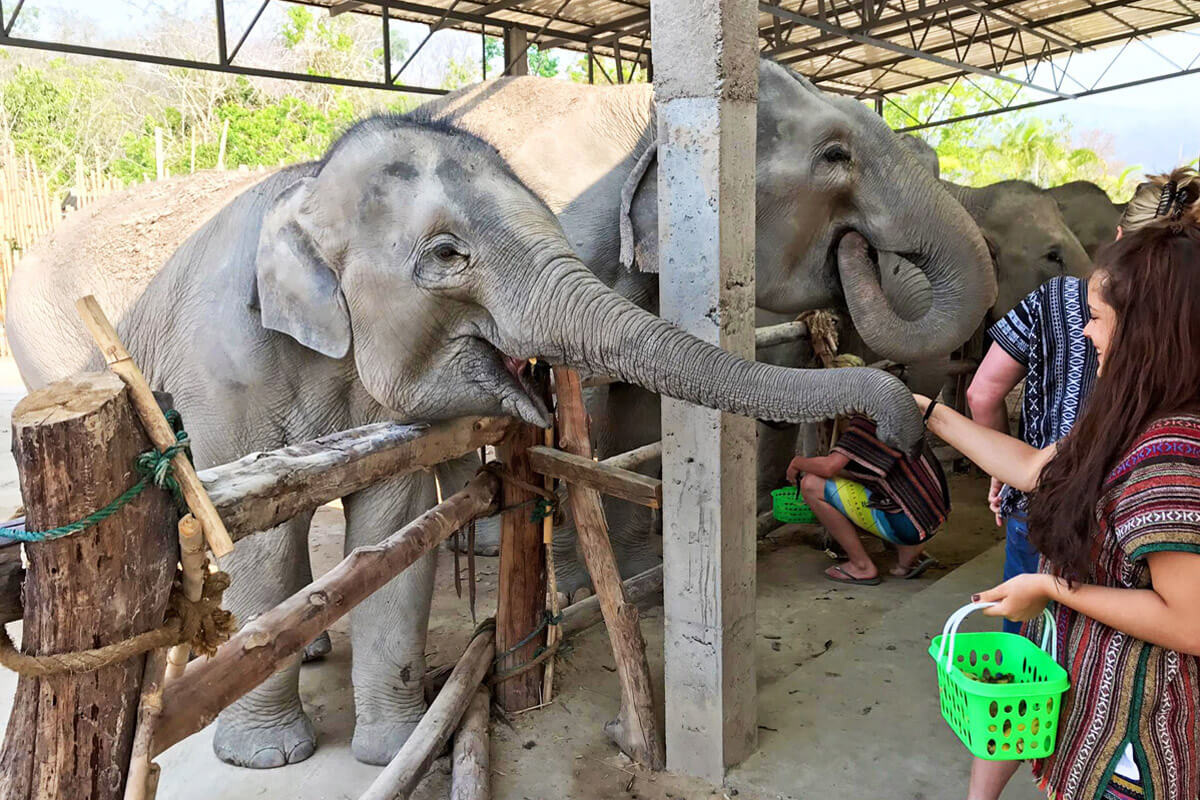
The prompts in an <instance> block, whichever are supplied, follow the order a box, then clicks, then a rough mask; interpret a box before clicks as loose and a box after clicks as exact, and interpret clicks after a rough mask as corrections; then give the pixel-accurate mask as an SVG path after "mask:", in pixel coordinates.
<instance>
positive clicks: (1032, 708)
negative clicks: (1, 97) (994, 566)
mask: <svg viewBox="0 0 1200 800" xmlns="http://www.w3.org/2000/svg"><path fill="white" fill-rule="evenodd" d="M991 605H995V603H971V604H970V605H966V606H963V607H962V608H960V609H959V610H958V611H955V612H954V613H953V614H951V615H950V619H948V620H946V626H945V627H944V628H943V629H942V635H941V636H935V637H934V638H933V642H932V643H931V644H930V645H929V655H931V656H933V660H934V661H936V662H937V677H938V695H939V696H940V699H941V706H942V716H943V717H945V718H946V722H947V723H948V724H949V725H950V728H951V729H952V730H953V731H954V732H955V733H956V734H958V738H959V739H961V740H962V743H963V744H964V745H966V747H967V749H968V750H970V751H971V754H972V755H975V756H978V757H979V758H984V759H988V760H989V761H1015V760H1024V759H1029V758H1045V757H1046V756H1048V755H1050V754H1051V753H1053V752H1054V745H1055V743H1056V741H1057V739H1058V715H1059V712H1060V711H1061V709H1062V695H1063V692H1065V691H1066V690H1067V688H1068V687H1070V685H1071V681H1070V679H1069V678H1068V676H1067V671H1066V670H1065V669H1063V668H1062V667H1061V666H1059V664H1058V637H1057V635H1056V633H1055V630H1054V618H1053V617H1052V616H1051V614H1050V611H1049V610H1046V612H1045V624H1044V626H1043V633H1042V646H1041V647H1038V646H1037V645H1036V644H1034V643H1033V642H1031V641H1030V640H1029V639H1026V638H1025V637H1024V636H1020V635H1018V634H1015V633H999V632H994V633H993V632H989V633H963V634H959V633H958V626H959V624H961V623H962V621H963V619H965V618H966V616H967V615H968V614H970V613H971V612H972V611H976V610H978V609H980V608H986V607H988V606H991ZM1047 644H1049V645H1050V652H1049V653H1047V652H1046V645H1047ZM984 670H987V671H988V674H989V675H995V674H996V673H1001V674H1003V675H1005V676H1008V675H1011V676H1012V683H985V682H983V681H982V680H981V678H982V677H983V675H984Z"/></svg>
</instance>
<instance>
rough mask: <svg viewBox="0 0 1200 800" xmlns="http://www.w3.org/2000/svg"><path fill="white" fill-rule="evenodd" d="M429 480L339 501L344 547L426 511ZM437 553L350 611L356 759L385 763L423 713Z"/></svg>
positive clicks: (378, 536)
mask: <svg viewBox="0 0 1200 800" xmlns="http://www.w3.org/2000/svg"><path fill="white" fill-rule="evenodd" d="M436 499H437V495H436V488H435V486H434V481H433V476H432V475H430V474H428V473H424V472H418V473H415V474H413V475H407V476H404V477H402V478H396V479H393V480H390V481H385V482H383V483H380V484H376V485H375V486H372V487H370V488H368V489H364V490H363V491H361V492H356V493H355V494H353V495H351V496H350V497H347V498H345V500H344V501H343V503H344V506H345V509H346V548H347V550H350V549H352V548H355V547H364V546H370V545H374V544H377V543H378V542H380V541H381V540H382V539H384V538H385V537H387V536H389V535H391V534H392V533H393V532H394V531H396V530H398V529H399V528H401V527H403V526H404V525H405V524H407V523H408V522H409V521H410V520H412V519H414V518H415V517H417V516H418V515H419V514H421V513H423V512H424V511H426V510H427V509H429V508H431V507H432V506H433V504H434V503H435V501H436ZM436 568H437V550H436V549H434V551H433V552H431V553H429V554H428V555H426V556H424V557H423V558H421V559H420V560H419V561H417V562H416V563H415V564H413V565H412V566H410V567H409V568H408V569H406V570H404V572H402V573H400V575H398V576H397V577H396V578H394V579H393V580H391V581H390V582H389V583H388V584H387V585H385V586H384V587H383V588H382V589H380V590H379V591H377V592H375V593H374V594H372V595H371V596H370V597H369V598H367V599H366V600H365V601H363V602H362V603H360V604H359V605H358V607H357V608H355V609H354V610H353V611H352V612H350V631H351V638H350V643H351V650H352V664H353V666H352V669H351V679H352V680H353V683H354V710H355V724H354V740H353V742H352V744H351V749H352V751H353V753H354V757H355V758H356V759H358V760H359V761H362V762H364V763H366V764H379V765H384V764H387V763H388V762H389V761H390V760H391V759H392V757H393V756H395V755H396V753H397V752H398V751H399V750H400V747H401V746H402V745H403V744H404V743H405V742H406V741H407V740H408V737H409V735H410V734H411V733H412V732H413V729H414V728H415V727H416V725H417V723H418V722H419V721H420V720H421V716H422V715H423V714H424V713H425V708H426V706H425V694H424V690H423V679H424V677H425V637H426V634H427V633H428V631H429V608H430V604H431V602H432V600H433V583H434V577H435V571H436Z"/></svg>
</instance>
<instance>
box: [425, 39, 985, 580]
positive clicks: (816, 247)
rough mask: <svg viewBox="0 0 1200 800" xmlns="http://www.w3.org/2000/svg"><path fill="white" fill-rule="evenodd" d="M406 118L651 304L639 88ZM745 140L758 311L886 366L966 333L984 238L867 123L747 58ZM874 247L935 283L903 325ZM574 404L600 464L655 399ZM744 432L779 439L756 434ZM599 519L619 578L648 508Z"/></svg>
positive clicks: (635, 548)
mask: <svg viewBox="0 0 1200 800" xmlns="http://www.w3.org/2000/svg"><path fill="white" fill-rule="evenodd" d="M413 114H414V116H416V117H418V118H421V119H430V120H434V121H440V122H451V123H453V124H455V125H457V126H461V127H463V128H466V129H467V130H470V131H471V132H472V133H474V134H476V135H478V136H479V137H481V138H483V139H484V140H485V141H487V142H489V143H491V144H492V145H493V146H494V147H496V149H497V150H498V151H499V152H500V154H501V155H502V156H503V157H504V158H505V160H506V161H507V162H508V163H509V165H510V166H511V167H512V169H513V171H514V172H515V173H516V174H517V176H518V177H520V178H522V179H523V180H524V181H525V182H526V183H527V184H528V185H529V186H530V188H532V189H533V190H534V191H535V192H536V193H537V194H538V195H539V196H540V197H541V198H542V199H543V200H544V201H545V202H546V203H547V204H548V205H549V206H550V208H551V210H553V211H554V212H555V214H557V215H558V218H559V221H560V222H561V223H562V226H563V229H564V231H565V232H566V235H567V237H568V239H569V240H570V241H571V243H572V245H573V246H574V247H575V248H576V250H577V252H578V253H579V255H580V257H581V259H582V260H583V261H584V263H585V264H587V265H588V267H590V268H591V269H592V270H593V271H594V272H595V273H596V274H597V275H598V276H599V277H600V279H601V280H602V281H604V283H606V284H607V285H609V286H611V287H613V288H614V289H616V290H617V291H618V292H620V293H621V294H622V295H624V296H625V297H627V298H629V299H630V300H632V301H634V302H635V303H637V304H638V305H640V306H642V307H643V308H646V309H648V310H655V309H656V308H657V302H658V293H657V276H656V275H655V274H654V273H656V272H657V271H658V224H657V218H658V195H657V174H656V169H655V164H656V147H657V145H656V141H657V123H656V118H655V106H654V97H653V94H652V89H651V87H650V86H648V85H645V84H640V85H639V84H626V85H619V86H586V85H579V84H572V83H568V82H565V81H552V80H545V79H538V78H531V77H522V78H503V79H499V80H495V81H489V82H485V83H482V84H479V85H476V86H472V87H468V88H465V89H461V90H459V91H457V92H453V93H451V94H449V95H446V96H445V97H441V98H437V99H434V100H431V101H429V102H427V103H425V104H424V105H422V106H421V107H420V108H418V109H417V110H416V111H414V112H413ZM756 142H757V155H756V166H757V175H756V189H757V191H756V203H757V225H756V230H755V235H756V239H755V243H756V248H755V257H756V278H755V288H756V302H757V306H758V307H759V309H760V313H762V314H772V313H774V314H778V315H781V317H783V318H789V319H790V318H794V317H795V316H796V315H797V314H798V313H800V312H802V311H806V310H810V309H815V308H823V307H830V306H832V307H840V308H844V309H849V312H850V314H851V316H852V317H853V319H854V321H855V323H856V325H857V327H858V329H859V330H860V331H861V332H862V334H863V336H864V338H866V339H867V340H868V341H869V342H870V343H871V345H872V346H873V347H874V348H875V349H876V350H877V351H878V352H880V353H884V354H886V355H887V356H888V357H890V358H895V359H897V360H913V359H917V358H920V357H924V356H927V355H931V354H934V353H941V352H949V351H950V350H951V349H953V348H954V347H956V346H957V345H958V344H960V343H961V342H962V341H964V340H965V339H966V338H967V336H969V335H970V332H971V331H972V330H973V329H974V327H975V325H976V324H977V322H978V319H979V317H981V316H982V315H983V313H984V311H985V309H987V308H988V307H989V306H990V305H991V303H992V300H993V299H994V292H995V288H994V277H993V275H992V271H991V262H990V260H989V258H988V254H987V247H986V244H985V243H984V242H983V238H982V236H981V235H980V234H979V231H978V229H977V227H976V226H975V225H974V223H973V222H972V221H971V219H970V218H969V217H968V216H967V215H966V213H965V212H964V211H963V210H962V208H961V207H960V206H959V205H958V204H956V203H955V202H954V201H953V199H952V198H951V197H950V196H949V195H948V193H947V192H946V191H945V189H944V188H943V187H942V186H940V185H939V184H938V183H937V181H936V180H934V179H932V178H931V177H930V176H929V175H928V174H927V173H926V172H925V170H923V169H921V167H920V166H919V165H918V164H917V163H916V162H915V161H913V159H912V157H911V155H910V154H909V153H908V152H907V151H906V150H904V149H902V148H901V147H898V146H897V143H896V140H895V137H894V135H893V133H892V131H891V130H890V129H888V127H887V126H886V125H885V124H884V122H883V120H882V119H880V118H879V117H878V116H877V115H875V114H873V113H872V112H871V111H870V109H868V108H867V107H865V106H864V105H863V104H861V103H859V102H856V101H854V100H852V99H850V98H843V97H837V96H833V95H828V94H825V93H823V92H821V91H819V90H818V89H816V88H815V87H814V86H813V85H812V84H811V83H809V82H808V81H807V80H806V79H804V78H803V77H801V76H799V75H798V74H796V73H795V72H792V71H791V70H789V69H787V68H785V67H782V66H780V65H779V64H776V63H774V62H772V61H769V60H766V59H763V60H761V61H760V65H759V91H758V120H757V128H756ZM885 251H895V252H901V253H906V254H908V255H910V256H911V257H912V260H913V261H915V262H916V263H918V264H919V265H920V267H921V270H922V274H927V275H928V276H929V278H930V285H932V286H934V287H936V288H935V289H934V291H933V294H934V295H935V296H936V299H937V302H935V303H931V304H930V305H929V306H928V307H927V309H926V313H925V314H923V315H921V316H920V317H919V318H909V319H904V318H902V317H900V316H899V315H897V314H895V313H893V311H892V309H891V308H890V307H889V305H888V303H887V302H886V300H885V299H884V296H883V294H882V293H881V292H880V288H879V280H878V267H877V265H876V264H875V263H874V260H873V254H874V253H875V252H885ZM855 265H857V268H856V267H855ZM852 270H855V271H854V272H853V273H852ZM783 349H784V350H787V348H783ZM588 399H589V412H590V413H591V416H592V418H593V422H594V424H593V433H594V435H595V437H596V439H597V441H596V451H597V453H598V454H599V455H601V456H602V457H603V456H608V455H613V454H616V453H618V452H622V451H625V450H629V449H632V448H633V447H637V446H639V445H642V444H645V443H647V442H650V441H654V440H656V439H658V438H659V432H658V425H659V422H658V418H659V405H658V398H657V397H655V396H653V395H650V394H648V393H646V392H644V391H641V390H639V389H637V388H636V387H629V386H619V385H614V386H609V387H605V388H602V389H598V390H595V391H593V392H591V393H590V394H589V398H588ZM760 436H761V437H762V438H763V439H764V440H765V439H778V438H780V434H778V433H774V432H769V431H767V430H765V429H763V428H761V427H760ZM766 463H767V462H765V461H764V464H766ZM469 469H470V467H469V466H464V467H463V470H464V471H468V470H469ZM653 470H654V465H650V466H648V467H647V468H646V470H645V471H650V472H652V471H653ZM764 486H765V484H764ZM760 494H761V493H760ZM763 496H765V495H763ZM760 500H761V498H760ZM605 511H606V515H607V518H608V521H609V527H610V531H609V533H610V537H611V539H612V542H613V546H614V550H615V551H616V554H617V558H618V563H619V565H620V568H621V572H622V574H624V575H630V574H634V573H636V572H638V571H640V570H641V569H644V568H646V567H648V566H651V565H652V564H654V563H656V562H657V555H656V554H655V553H654V552H653V549H652V547H651V546H650V544H649V542H650V539H649V537H648V535H647V532H648V530H649V528H650V527H651V526H652V523H653V520H652V519H651V518H650V512H648V511H646V510H644V509H640V508H636V507H633V506H631V505H629V504H626V503H622V502H620V501H611V502H606V505H605ZM555 541H556V547H558V548H559V550H558V553H557V555H556V562H557V565H558V580H559V585H560V587H564V590H565V591H568V592H570V591H571V590H572V589H573V588H576V587H579V586H582V585H584V584H586V582H587V576H586V574H585V573H584V571H583V570H582V568H581V567H580V565H579V560H578V559H577V558H576V553H575V545H574V540H573V536H572V531H571V529H570V528H569V527H567V528H565V529H563V530H561V531H559V532H558V533H556V539H555ZM478 542H479V543H480V551H481V552H484V553H489V554H490V553H494V552H495V551H496V548H497V546H498V542H499V536H498V532H497V531H496V530H495V527H494V526H492V527H491V528H488V527H485V526H481V528H480V531H479V534H478Z"/></svg>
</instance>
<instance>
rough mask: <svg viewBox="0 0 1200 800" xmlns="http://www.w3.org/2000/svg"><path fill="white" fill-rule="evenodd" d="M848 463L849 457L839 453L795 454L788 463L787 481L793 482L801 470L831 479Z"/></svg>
mask: <svg viewBox="0 0 1200 800" xmlns="http://www.w3.org/2000/svg"><path fill="white" fill-rule="evenodd" d="M849 463H850V459H849V458H847V457H846V456H844V455H842V454H841V453H830V454H829V455H827V456H814V457H812V458H809V457H806V456H796V457H795V458H793V459H792V463H790V464H788V468H787V479H788V483H795V482H796V480H797V479H798V478H799V477H800V473H801V472H809V473H812V474H813V475H820V476H821V477H822V478H826V479H830V480H831V479H833V478H836V477H837V476H838V473H840V472H841V471H842V470H843V469H845V468H846V465H847V464H849Z"/></svg>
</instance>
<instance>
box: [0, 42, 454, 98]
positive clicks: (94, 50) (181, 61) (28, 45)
mask: <svg viewBox="0 0 1200 800" xmlns="http://www.w3.org/2000/svg"><path fill="white" fill-rule="evenodd" d="M0 47H23V48H25V49H27V50H48V51H50V52H54V53H68V54H70V55H77V56H94V57H96V58H115V59H119V60H121V61H137V62H140V63H143V64H157V65H159V66H163V67H182V68H184V69H206V70H209V71H212V72H225V73H228V74H231V75H246V76H248V77H252V78H275V79H278V80H285V81H303V82H305V83H320V84H324V85H326V86H350V87H354V88H357V89H384V90H386V91H391V92H409V93H412V94H430V95H443V94H449V91H447V90H446V89H435V88H433V87H432V86H408V85H404V84H389V83H387V82H385V81H364V80H358V79H356V78H335V77H332V76H328V75H309V74H307V73H303V72H286V71H284V70H277V69H259V68H258V67H243V66H240V65H238V64H214V63H212V62H211V61H196V60H194V59H190V58H172V57H170V56H159V55H154V54H152V53H133V52H129V51H126V50H111V49H109V48H107V47H90V46H88V45H81V44H70V43H66V42H47V41H43V40H41V39H25V38H18V37H13V36H0Z"/></svg>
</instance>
